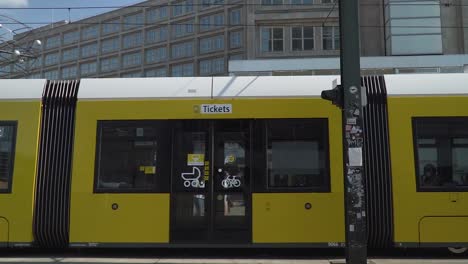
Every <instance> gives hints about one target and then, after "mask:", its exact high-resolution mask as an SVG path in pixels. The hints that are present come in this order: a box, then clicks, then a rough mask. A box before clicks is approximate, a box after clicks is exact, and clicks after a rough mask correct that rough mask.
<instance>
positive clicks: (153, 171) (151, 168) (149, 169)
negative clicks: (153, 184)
mask: <svg viewBox="0 0 468 264" xmlns="http://www.w3.org/2000/svg"><path fill="white" fill-rule="evenodd" d="M139 169H140V171H141V172H143V173H144V174H156V166H140V168H139Z"/></svg>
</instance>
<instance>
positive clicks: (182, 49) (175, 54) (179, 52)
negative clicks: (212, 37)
mask: <svg viewBox="0 0 468 264" xmlns="http://www.w3.org/2000/svg"><path fill="white" fill-rule="evenodd" d="M191 56H193V41H190V42H183V43H179V44H175V45H173V46H172V48H171V57H172V58H173V59H179V58H184V57H191Z"/></svg>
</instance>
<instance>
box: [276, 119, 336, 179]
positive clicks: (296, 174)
mask: <svg viewBox="0 0 468 264" xmlns="http://www.w3.org/2000/svg"><path fill="white" fill-rule="evenodd" d="M325 129H326V127H325V124H324V123H323V122H321V121H319V120H315V121H310V120H302V121H279V120H278V121H270V122H269V124H268V148H267V161H268V187H269V188H307V187H324V186H325V184H326V180H325V179H326V174H327V172H326V168H325V160H326V150H325V146H326V145H327V144H328V143H327V142H326V138H325V137H326V132H325Z"/></svg>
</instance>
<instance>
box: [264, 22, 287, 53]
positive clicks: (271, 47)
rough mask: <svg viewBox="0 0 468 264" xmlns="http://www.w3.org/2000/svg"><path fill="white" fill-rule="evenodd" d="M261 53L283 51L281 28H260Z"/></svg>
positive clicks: (282, 31) (282, 32) (282, 30)
mask: <svg viewBox="0 0 468 264" xmlns="http://www.w3.org/2000/svg"><path fill="white" fill-rule="evenodd" d="M261 34H262V46H261V48H262V51H263V52H281V51H283V49H284V29H283V28H282V27H262V28H261Z"/></svg>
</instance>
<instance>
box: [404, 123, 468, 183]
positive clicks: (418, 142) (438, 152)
mask: <svg viewBox="0 0 468 264" xmlns="http://www.w3.org/2000/svg"><path fill="white" fill-rule="evenodd" d="M413 133H414V141H415V142H414V146H415V151H414V153H415V156H416V157H415V160H416V175H417V182H418V183H419V190H421V191H444V190H445V191H457V190H458V189H464V190H468V163H467V162H466V161H467V160H468V119H467V118H461V117H453V118H450V117H448V118H446V117H433V118H431V117H420V118H413Z"/></svg>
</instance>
